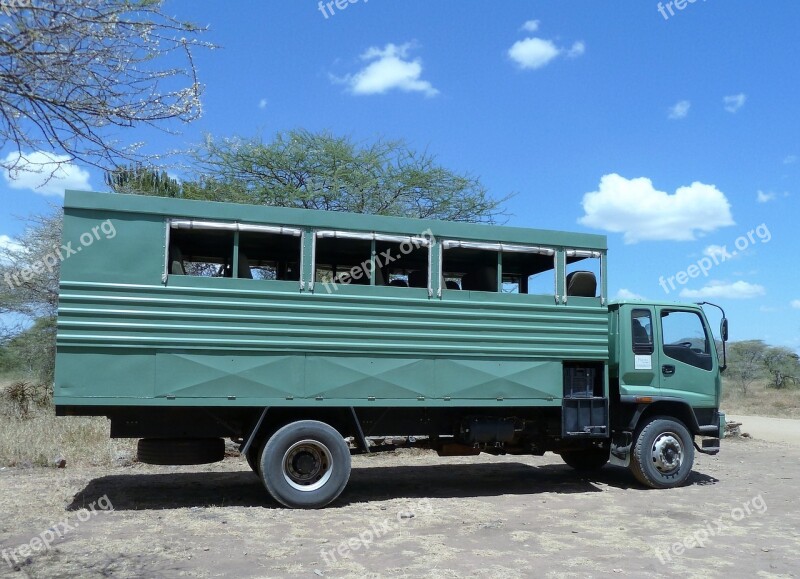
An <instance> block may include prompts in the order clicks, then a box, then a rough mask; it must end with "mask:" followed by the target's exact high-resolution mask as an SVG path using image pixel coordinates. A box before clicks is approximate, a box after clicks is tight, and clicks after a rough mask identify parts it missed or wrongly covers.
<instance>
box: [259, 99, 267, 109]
mask: <svg viewBox="0 0 800 579" xmlns="http://www.w3.org/2000/svg"><path fill="white" fill-rule="evenodd" d="M268 104H269V101H268V100H267V99H261V100H260V101H258V108H260V109H265V108H267V105H268Z"/></svg>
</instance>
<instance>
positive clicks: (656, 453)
mask: <svg viewBox="0 0 800 579" xmlns="http://www.w3.org/2000/svg"><path fill="white" fill-rule="evenodd" d="M693 463H694V446H693V444H692V435H691V434H689V431H688V430H687V429H686V426H684V425H683V423H682V422H679V421H677V420H674V419H672V418H665V417H656V418H652V419H650V420H649V421H648V422H646V423H645V425H644V427H642V429H641V430H640V431H639V435H638V436H637V437H636V445H635V446H634V449H633V456H632V457H631V471H632V472H633V475H634V476H635V477H636V479H637V480H638V481H639V482H641V483H642V484H643V485H646V486H648V487H651V488H654V489H667V488H673V487H677V486H680V485H682V484H683V483H685V482H686V479H688V478H689V475H690V474H691V472H692V465H693Z"/></svg>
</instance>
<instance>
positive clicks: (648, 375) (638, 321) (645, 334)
mask: <svg viewBox="0 0 800 579" xmlns="http://www.w3.org/2000/svg"><path fill="white" fill-rule="evenodd" d="M619 326H620V327H619V336H620V341H619V350H620V351H619V355H618V359H619V369H620V374H619V378H620V380H619V387H620V394H621V395H623V396H625V395H629V396H656V395H658V394H659V391H658V389H659V387H660V378H659V372H660V370H659V368H658V360H659V354H658V352H657V351H656V348H655V344H654V342H655V340H654V334H653V332H654V328H655V309H654V308H653V307H652V306H648V305H639V304H636V305H633V304H631V305H627V306H625V307H623V308H621V309H620V314H619Z"/></svg>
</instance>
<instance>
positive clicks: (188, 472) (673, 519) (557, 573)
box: [0, 440, 800, 578]
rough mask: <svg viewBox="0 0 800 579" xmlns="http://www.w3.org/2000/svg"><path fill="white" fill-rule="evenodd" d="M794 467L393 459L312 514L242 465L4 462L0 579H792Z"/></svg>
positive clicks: (796, 506) (798, 539)
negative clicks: (680, 471)
mask: <svg viewBox="0 0 800 579" xmlns="http://www.w3.org/2000/svg"><path fill="white" fill-rule="evenodd" d="M799 458H800V447H798V446H791V445H789V444H786V443H775V442H761V441H758V440H733V441H726V442H725V446H724V449H723V451H722V453H721V454H720V455H719V456H718V457H708V456H702V455H701V456H698V458H697V460H696V465H695V471H694V473H693V475H692V478H691V481H690V484H689V485H688V486H686V487H683V488H679V489H673V490H666V491H654V490H646V489H643V488H641V487H640V486H638V485H637V484H636V483H635V482H634V480H633V478H632V476H631V475H630V474H629V473H628V471H627V470H625V469H622V468H618V467H612V466H606V467H605V468H603V469H602V470H601V471H599V472H597V473H595V474H593V475H591V476H581V475H578V474H576V473H575V472H574V471H572V470H571V469H570V468H568V467H566V466H565V465H563V464H562V463H561V461H560V459H559V457H557V456H553V455H548V456H545V457H491V456H486V455H482V456H478V457H458V458H439V457H437V456H435V455H433V454H429V453H426V452H422V451H415V450H406V451H399V452H397V453H394V454H382V455H374V456H370V457H356V458H355V459H354V468H353V474H352V478H351V480H350V484H349V486H348V488H347V489H346V490H345V492H344V494H343V495H342V497H341V498H340V499H339V500H338V501H337V502H336V503H334V505H332V506H331V507H329V508H327V509H325V510H321V511H292V510H287V509H283V508H279V507H278V505H277V504H276V503H275V502H274V501H272V500H271V499H270V498H269V497H268V495H267V493H266V491H265V490H264V489H263V487H262V484H261V482H260V481H259V480H258V479H257V478H256V476H255V475H254V474H253V473H252V472H250V471H249V469H248V468H247V465H246V463H245V462H244V461H243V460H242V459H240V458H233V459H228V460H226V461H224V462H223V463H219V464H216V465H209V466H204V467H152V466H144V465H134V466H130V467H116V468H102V469H101V468H86V469H71V468H69V465H68V466H67V468H66V469H62V470H54V469H11V468H6V469H2V470H0V551H2V552H0V557H2V559H0V577H5V576H8V577H48V578H49V577H108V576H113V577H227V576H230V577H309V578H315V577H370V576H372V577H431V578H439V577H443V578H451V577H452V578H456V577H486V578H497V577H534V576H535V577H626V576H628V577H642V576H645V575H647V576H654V577H670V576H681V577H698V578H699V577H798V576H800V501H799V500H798V483H800V460H798V459H799ZM90 507H93V508H94V511H92V510H86V509H89V508H90ZM112 507H113V511H112V510H111V508H112ZM58 534H60V535H61V538H58ZM37 537H38V539H37ZM51 537H55V539H54V540H53V541H52V546H51V548H50V549H45V548H44V546H43V545H44V543H43V540H47V541H49V540H50V539H51ZM20 546H23V548H22V549H20ZM26 548H27V552H26V551H25V549H26ZM23 554H26V555H27V557H23ZM15 557H16V558H17V559H18V561H19V563H18V565H17V566H18V568H19V570H14V569H12V567H11V566H9V565H8V564H7V562H6V558H7V559H8V560H10V561H11V562H12V563H14V558H15Z"/></svg>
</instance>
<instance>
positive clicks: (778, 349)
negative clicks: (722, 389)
mask: <svg viewBox="0 0 800 579" xmlns="http://www.w3.org/2000/svg"><path fill="white" fill-rule="evenodd" d="M726 375H727V376H728V377H729V378H731V379H732V380H733V382H734V383H735V384H736V385H737V386H739V388H740V389H741V391H742V394H744V395H747V393H748V390H749V389H750V387H751V386H752V385H753V383H754V382H755V381H757V380H760V379H764V378H767V379H768V380H769V386H770V387H771V388H778V389H782V388H789V387H792V386H796V385H797V384H798V383H800V357H798V355H797V354H796V353H795V352H793V351H792V350H791V349H789V348H785V347H782V346H768V345H766V344H765V343H764V342H763V341H762V340H747V341H743V342H733V343H732V344H731V345H730V346H729V347H728V370H727V371H726Z"/></svg>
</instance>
